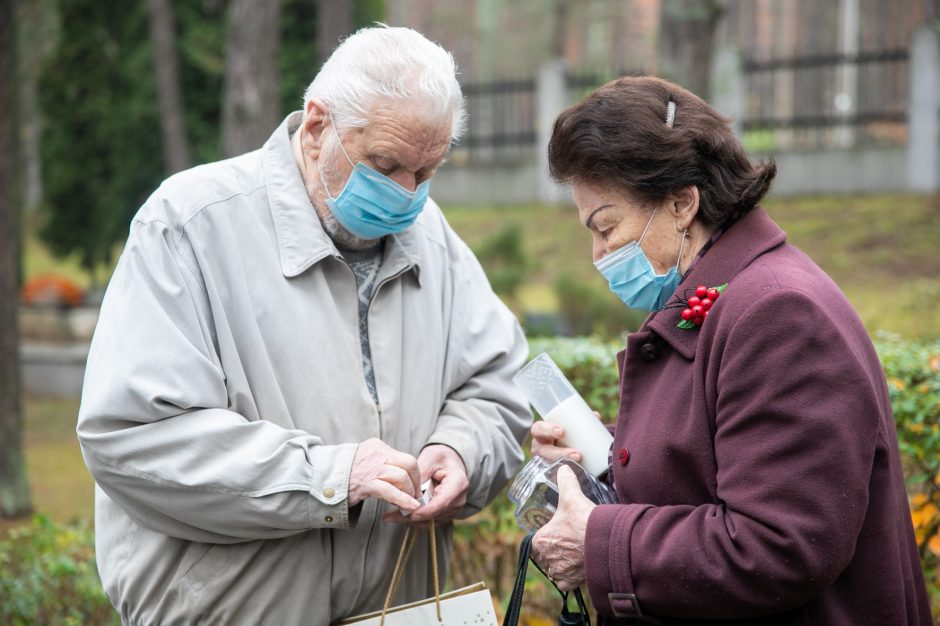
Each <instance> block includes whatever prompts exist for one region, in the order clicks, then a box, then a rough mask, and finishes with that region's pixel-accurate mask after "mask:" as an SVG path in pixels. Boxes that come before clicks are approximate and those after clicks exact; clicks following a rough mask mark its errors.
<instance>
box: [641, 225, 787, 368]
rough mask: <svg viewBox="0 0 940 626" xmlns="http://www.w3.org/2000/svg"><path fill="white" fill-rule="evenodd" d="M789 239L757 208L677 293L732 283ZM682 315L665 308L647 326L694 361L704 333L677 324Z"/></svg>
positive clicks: (725, 236)
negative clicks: (697, 346) (767, 253)
mask: <svg viewBox="0 0 940 626" xmlns="http://www.w3.org/2000/svg"><path fill="white" fill-rule="evenodd" d="M786 239H787V235H786V233H785V232H783V230H781V229H780V227H779V226H777V224H776V223H775V222H774V221H773V220H772V219H770V216H769V215H767V213H766V212H765V211H764V209H762V208H760V207H756V208H754V209H753V210H752V211H749V212H748V213H746V214H745V215H744V216H743V217H742V218H741V219H739V220H738V221H737V222H735V223H734V224H733V225H732V226H731V227H730V228H729V229H728V230H727V231H725V232H724V233H723V234H722V235H721V237H719V238H718V240H717V241H716V242H715V243H714V245H713V246H712V247H711V249H710V250H708V252H706V253H705V255H704V256H703V257H702V258H701V259H700V260H699V262H698V264H696V266H695V267H694V268H693V269H692V271H691V272H689V274H688V275H687V276H686V277H685V278H684V279H683V281H682V282H681V283H680V284H679V287H678V289H677V292H676V293H679V294H681V293H684V292H685V290H686V289H688V288H689V287H693V288H694V287H695V285H707V286H709V287H714V286H717V285H721V284H724V283H730V282H731V281H732V279H734V277H735V276H737V275H738V274H739V273H740V272H741V271H742V270H743V269H744V268H745V267H747V266H748V265H750V264H751V263H752V262H753V261H754V259H756V258H757V257H759V256H760V255H762V254H764V253H765V252H767V251H769V250H772V249H773V248H776V247H778V246H780V245H782V244H783V243H784V242H785V241H786ZM732 288H733V286H731V287H729V289H732ZM674 301H675V296H673V298H670V302H674ZM681 312H682V309H681V308H678V307H673V308H668V309H664V310H662V311H659V312H658V313H655V314H654V315H652V316H651V317H650V318H648V320H647V322H646V324H644V326H646V327H647V328H649V329H650V330H652V331H654V332H655V333H656V334H657V335H659V336H660V337H662V338H663V339H664V340H665V341H666V342H668V343H669V345H671V346H672V348H673V349H674V350H676V352H678V353H680V354H681V355H682V356H684V357H685V358H687V359H691V358H693V357H694V356H695V348H696V345H697V344H698V338H699V336H700V334H701V332H700V331H698V330H683V329H681V328H678V327H677V326H676V324H678V323H679V321H680V320H681V319H682V317H681Z"/></svg>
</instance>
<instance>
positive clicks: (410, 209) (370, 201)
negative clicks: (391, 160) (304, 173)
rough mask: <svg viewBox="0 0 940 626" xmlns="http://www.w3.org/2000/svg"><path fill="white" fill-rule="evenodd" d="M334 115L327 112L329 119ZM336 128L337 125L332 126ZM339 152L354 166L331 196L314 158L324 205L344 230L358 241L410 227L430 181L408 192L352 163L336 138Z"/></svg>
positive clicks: (379, 173)
mask: <svg viewBox="0 0 940 626" xmlns="http://www.w3.org/2000/svg"><path fill="white" fill-rule="evenodd" d="M332 118H333V114H332V113H330V119H331V120H332ZM333 129H334V130H335V129H336V124H335V123H334V124H333ZM336 140H337V141H338V142H339V147H340V150H342V151H343V155H344V156H345V157H346V160H347V161H349V163H350V165H352V166H353V170H352V173H351V174H350V175H349V180H347V181H346V185H345V186H344V187H343V190H342V191H341V192H340V194H339V196H337V197H335V198H334V197H333V194H332V193H331V192H330V190H329V188H327V186H326V178H325V177H324V176H323V169H322V168H321V167H320V160H319V159H317V168H318V169H319V171H320V180H322V181H323V187H324V189H326V195H327V201H326V204H327V206H328V207H330V210H331V211H332V212H333V215H334V216H336V219H337V220H338V221H339V223H340V224H342V225H343V226H344V227H345V228H346V230H348V231H349V232H351V233H352V234H353V235H355V236H357V237H359V238H360V239H379V238H381V237H384V236H386V235H391V234H393V233H400V232H401V231H403V230H405V229H406V228H408V227H409V226H411V225H412V224H413V223H414V222H415V220H416V219H418V215H420V214H421V211H422V210H423V209H424V205H425V203H426V202H427V199H428V189H429V187H430V181H427V180H426V181H424V182H423V183H421V184H420V185H418V186H417V188H416V189H415V190H414V191H408V190H407V189H405V188H404V187H402V186H401V185H399V184H398V183H396V182H395V181H394V180H392V179H391V178H389V177H388V176H386V175H384V174H382V173H381V172H377V171H375V170H374V169H372V168H371V167H369V166H368V165H366V164H365V163H362V162H361V161H360V162H359V163H353V162H352V159H350V158H349V154H347V153H346V149H345V148H344V147H343V142H342V141H340V139H339V135H337V136H336Z"/></svg>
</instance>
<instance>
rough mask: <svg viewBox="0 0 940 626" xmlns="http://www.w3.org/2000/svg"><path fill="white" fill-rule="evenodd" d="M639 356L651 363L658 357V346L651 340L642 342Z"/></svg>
mask: <svg viewBox="0 0 940 626" xmlns="http://www.w3.org/2000/svg"><path fill="white" fill-rule="evenodd" d="M640 357H641V358H642V359H643V360H644V361H649V362H651V363H652V362H653V361H655V360H656V359H658V358H659V346H657V345H656V344H655V343H653V342H651V341H649V342H647V343H644V344H643V345H642V346H640Z"/></svg>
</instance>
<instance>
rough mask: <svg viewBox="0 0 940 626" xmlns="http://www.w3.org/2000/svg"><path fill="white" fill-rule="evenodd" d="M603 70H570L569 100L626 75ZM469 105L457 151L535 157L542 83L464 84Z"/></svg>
mask: <svg viewBox="0 0 940 626" xmlns="http://www.w3.org/2000/svg"><path fill="white" fill-rule="evenodd" d="M625 74H627V72H620V73H619V74H609V73H606V72H603V71H595V70H579V71H572V72H567V73H566V75H565V85H566V89H567V93H568V101H569V102H576V101H577V100H579V99H581V98H582V97H584V96H585V95H587V94H588V93H590V92H591V91H593V90H594V89H595V88H597V87H598V86H599V85H602V84H603V83H604V82H606V81H608V80H610V79H611V78H614V77H616V76H617V75H621V76H622V75H625ZM461 89H462V91H463V95H464V98H465V101H466V107H467V114H468V119H467V128H466V130H465V132H464V135H463V137H462V138H461V140H460V143H459V144H458V145H457V147H456V148H455V150H454V152H455V155H457V157H456V158H458V159H459V160H469V161H475V162H480V161H484V162H493V161H518V160H525V159H531V158H532V154H533V150H534V148H535V145H536V143H537V138H538V133H537V129H536V124H537V120H538V101H537V99H538V85H537V81H536V79H535V78H522V79H509V78H504V79H499V80H493V81H489V82H477V83H465V84H463V85H461Z"/></svg>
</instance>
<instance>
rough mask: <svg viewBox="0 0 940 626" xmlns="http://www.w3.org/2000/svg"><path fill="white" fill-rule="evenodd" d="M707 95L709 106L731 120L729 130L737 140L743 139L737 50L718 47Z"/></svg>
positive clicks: (741, 71) (741, 70) (742, 99)
mask: <svg viewBox="0 0 940 626" xmlns="http://www.w3.org/2000/svg"><path fill="white" fill-rule="evenodd" d="M710 73H711V76H710V80H709V83H710V84H709V93H710V95H711V98H710V100H711V105H712V106H713V107H714V108H715V110H716V111H718V112H719V113H721V114H722V115H724V116H725V117H730V118H731V120H732V121H731V130H732V131H733V132H734V134H735V136H736V137H738V139H742V140H743V139H744V116H745V115H746V108H745V107H746V104H745V103H746V100H745V95H744V90H745V87H744V67H743V59H742V58H741V55H740V54H739V53H738V51H737V50H735V49H733V48H729V47H726V46H722V47H719V48H718V50H716V51H715V54H714V56H713V57H712V64H711V72H710Z"/></svg>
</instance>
